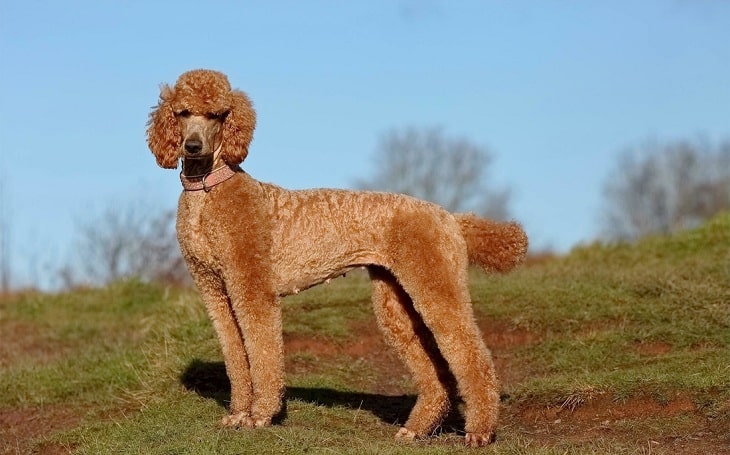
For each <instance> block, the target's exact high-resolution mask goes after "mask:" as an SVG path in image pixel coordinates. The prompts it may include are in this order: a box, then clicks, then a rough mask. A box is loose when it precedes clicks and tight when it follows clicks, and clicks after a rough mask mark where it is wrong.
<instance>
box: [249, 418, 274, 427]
mask: <svg viewBox="0 0 730 455" xmlns="http://www.w3.org/2000/svg"><path fill="white" fill-rule="evenodd" d="M252 421H253V426H254V428H263V427H269V426H271V418H270V417H269V418H257V419H252Z"/></svg>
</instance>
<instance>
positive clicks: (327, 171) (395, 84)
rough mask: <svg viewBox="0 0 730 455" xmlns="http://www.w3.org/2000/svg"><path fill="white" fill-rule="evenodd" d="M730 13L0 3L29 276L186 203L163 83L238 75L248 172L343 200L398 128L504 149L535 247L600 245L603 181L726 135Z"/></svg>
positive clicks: (549, 5)
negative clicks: (246, 115) (196, 75)
mask: <svg viewBox="0 0 730 455" xmlns="http://www.w3.org/2000/svg"><path fill="white" fill-rule="evenodd" d="M729 43H730V2H725V1H720V0H699V1H690V0H665V1H655V0H642V1H604V2H598V1H580V2H579V1H567V0H565V1H558V0H556V1H548V0H541V1H537V0H535V1H531V2H528V1H519V0H518V1H510V2H507V1H462V0H458V1H445V0H444V1H436V0H401V1H396V0H392V1H386V0H379V1H376V0H369V1H334V0H332V1H268V2H248V1H240V2H234V1H218V2H192V1H186V0H178V1H175V2H162V1H160V2H151V1H141V0H132V1H124V2H122V1H117V2H111V1H73V0H71V1H64V2H41V1H33V0H29V1H22V2H21V1H13V2H10V1H8V0H0V57H1V59H0V61H1V62H2V71H0V77H1V78H2V80H1V81H0V82H1V83H0V133H2V140H1V141H0V182H2V183H0V188H1V189H2V192H1V193H2V199H3V203H4V206H5V217H6V219H7V220H8V221H9V222H7V224H8V225H9V226H10V228H11V231H10V234H11V237H10V238H11V251H10V260H11V264H12V267H13V270H14V278H15V281H16V284H28V283H29V281H31V280H38V281H40V282H41V284H44V285H49V284H50V283H52V282H53V278H52V275H53V271H54V270H55V269H56V268H58V267H59V266H60V265H61V264H62V263H64V262H66V261H68V260H69V258H70V257H71V255H72V254H73V251H72V245H73V240H74V238H75V235H76V232H75V231H76V229H77V228H78V226H79V224H80V223H83V221H84V220H88V219H91V218H92V217H93V216H95V215H98V214H99V213H100V212H101V211H102V210H103V209H104V208H106V207H108V206H110V205H119V206H125V205H129V204H131V203H134V201H143V202H144V204H147V205H150V206H152V207H155V208H159V209H160V210H162V209H168V208H172V207H174V206H175V204H176V201H177V196H178V194H179V192H180V187H179V181H178V178H177V175H176V173H175V172H174V171H165V170H162V169H159V168H158V167H157V166H156V165H155V161H154V159H153V157H152V156H151V154H150V152H149V150H148V149H147V146H146V142H145V123H146V121H147V116H148V113H149V111H150V107H151V106H153V105H154V104H156V102H157V96H158V93H159V90H158V89H159V84H160V83H163V82H167V83H174V82H175V80H176V78H177V77H178V75H179V74H180V73H181V72H183V71H186V70H189V69H194V68H201V67H202V68H213V69H218V70H220V71H223V72H225V73H227V74H228V76H229V79H230V81H231V83H232V85H233V86H234V87H237V88H240V89H242V90H244V91H246V92H247V93H248V94H249V95H250V97H251V98H252V99H253V101H254V104H255V106H256V109H257V112H258V128H257V131H256V134H255V138H254V142H253V144H252V148H251V152H250V155H249V158H248V159H247V161H246V162H245V163H244V168H245V169H246V170H247V171H248V172H249V173H251V174H252V175H254V176H255V177H257V178H259V179H261V180H264V181H270V182H274V183H277V184H279V185H282V186H285V187H290V188H307V187H348V186H351V185H352V183H353V181H354V180H355V179H356V178H358V177H367V176H368V175H370V173H371V171H372V167H371V159H372V154H373V152H374V150H375V147H376V145H377V141H378V137H379V136H380V135H381V134H382V133H383V132H385V131H386V130H388V129H391V128H400V127H405V126H433V125H441V126H443V127H444V129H445V131H446V133H447V134H450V135H458V136H464V137H468V138H469V139H471V140H472V141H474V142H476V143H478V144H482V145H484V146H486V147H488V148H489V149H490V150H491V152H492V153H493V155H494V163H493V165H492V167H491V169H490V174H489V175H490V179H491V180H492V182H491V184H492V185H494V186H496V187H500V186H504V185H509V186H510V187H512V188H513V190H514V191H513V198H512V201H511V209H512V214H513V216H514V218H516V219H517V220H519V221H521V222H522V223H523V224H524V225H525V227H526V229H527V231H528V234H529V235H530V237H531V240H532V245H533V246H534V247H535V248H536V249H540V248H547V247H551V248H554V249H556V250H558V251H567V250H569V249H570V248H571V247H572V246H574V245H576V244H579V243H584V242H588V241H590V240H591V239H594V238H596V237H597V236H598V234H599V231H600V225H599V219H600V213H601V206H602V194H601V188H602V185H603V183H604V182H605V179H606V178H607V176H608V174H609V171H610V170H611V169H612V168H613V166H614V165H615V163H616V160H617V157H618V155H619V154H620V153H621V152H622V150H623V149H624V148H626V147H628V146H633V145H636V144H640V143H642V142H643V141H645V140H646V139H647V138H656V139H660V140H671V139H676V138H683V137H689V138H695V137H697V136H698V135H703V136H705V137H707V138H709V139H710V140H719V139H721V138H725V137H728V136H729V135H730V128H729V127H730V44H729Z"/></svg>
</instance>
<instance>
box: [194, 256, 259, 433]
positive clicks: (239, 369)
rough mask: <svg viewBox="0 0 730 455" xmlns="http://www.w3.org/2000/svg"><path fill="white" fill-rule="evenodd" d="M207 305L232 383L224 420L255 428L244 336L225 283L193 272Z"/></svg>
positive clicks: (199, 272)
mask: <svg viewBox="0 0 730 455" xmlns="http://www.w3.org/2000/svg"><path fill="white" fill-rule="evenodd" d="M192 276H193V277H194V279H195V281H196V284H197V287H198V290H199V291H200V295H201V297H202V299H203V301H204V302H205V306H206V308H207V310H208V315H209V316H210V319H211V321H212V323H213V328H214V329H215V332H216V335H217V336H218V341H219V342H220V345H221V351H222V353H223V360H224V362H225V365H226V373H227V374H228V379H229V380H230V382H231V403H230V414H229V415H227V416H226V417H224V418H223V419H222V420H221V425H223V426H225V427H252V426H253V419H251V404H252V402H253V387H252V383H251V372H250V367H249V362H248V355H247V353H246V348H245V346H244V342H243V334H242V333H241V330H240V328H239V326H238V322H237V321H236V317H235V314H234V312H233V309H232V308H231V304H230V301H229V299H228V296H227V295H226V294H225V291H224V286H223V282H222V280H220V278H219V277H218V276H216V275H215V274H213V273H209V272H205V271H203V270H198V271H195V272H194V273H192Z"/></svg>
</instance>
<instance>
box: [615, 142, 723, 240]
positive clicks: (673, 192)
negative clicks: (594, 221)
mask: <svg viewBox="0 0 730 455" xmlns="http://www.w3.org/2000/svg"><path fill="white" fill-rule="evenodd" d="M604 196H605V202H606V211H605V213H604V219H603V228H604V233H605V234H606V236H607V237H609V238H611V239H614V240H633V239H636V238H638V237H641V236H643V235H646V234H650V233H659V234H668V233H672V232H676V231H678V230H681V229H686V228H690V227H694V226H696V225H698V224H700V223H702V222H703V221H704V220H706V219H708V218H710V217H711V216H713V215H714V214H716V213H718V212H720V211H723V210H728V209H730V141H725V142H723V143H720V144H719V145H716V146H713V145H712V144H710V143H709V142H708V141H703V140H697V141H688V140H680V141H676V142H670V143H665V144H662V143H659V142H656V141H653V142H646V143H645V144H644V145H643V146H641V147H640V148H634V149H628V150H627V151H625V152H624V153H623V155H622V156H621V158H620V160H619V162H618V165H617V167H616V168H615V169H614V171H613V172H612V173H611V174H610V175H609V177H608V180H607V181H606V183H605V184H604Z"/></svg>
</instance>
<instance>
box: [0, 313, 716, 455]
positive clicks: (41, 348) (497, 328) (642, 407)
mask: <svg viewBox="0 0 730 455" xmlns="http://www.w3.org/2000/svg"><path fill="white" fill-rule="evenodd" d="M479 324H480V328H481V330H482V332H483V333H484V337H485V341H486V343H487V345H488V346H489V347H490V349H491V350H492V353H493V356H494V360H495V364H496V367H497V369H498V371H499V372H500V375H501V379H502V381H503V383H514V382H517V381H520V380H522V379H524V378H525V377H527V376H528V375H529V372H527V371H520V370H518V369H516V368H515V366H514V365H512V364H511V363H510V359H511V355H512V354H511V352H512V351H513V350H514V349H516V348H520V347H524V346H529V345H530V344H533V343H536V342H538V341H539V337H538V336H537V335H536V334H534V333H531V332H529V331H527V330H524V329H515V328H513V327H511V325H510V324H508V323H501V322H499V321H497V322H494V321H491V322H490V321H484V320H480V321H479ZM0 329H1V330H2V333H3V334H5V333H10V334H12V336H10V337H8V338H6V340H8V341H7V342H5V343H6V344H0V346H2V348H0V366H5V365H9V364H11V363H12V362H14V361H16V360H17V359H20V358H28V357H33V358H35V359H36V360H37V361H40V362H43V361H47V360H49V359H52V358H57V356H59V355H61V353H59V350H58V347H57V346H53V344H52V343H51V342H50V341H49V340H43V339H42V338H41V337H39V336H38V333H37V328H35V327H32V326H30V325H28V326H25V325H23V324H15V323H13V324H11V323H9V322H8V321H0ZM350 333H351V334H352V336H351V337H350V338H348V339H346V340H344V341H333V340H329V339H321V338H315V337H311V338H310V337H303V336H291V335H289V336H285V345H286V353H287V369H289V371H302V370H304V371H307V370H308V369H312V368H316V365H318V364H319V363H320V362H322V361H328V362H329V361H332V362H338V361H339V362H341V361H343V360H345V361H351V362H356V361H357V362H366V363H367V366H368V368H369V369H370V370H372V371H373V375H372V377H371V378H370V379H369V380H367V381H366V383H364V384H363V387H367V388H368V389H367V390H368V392H371V393H377V394H383V395H392V396H404V395H411V394H413V393H414V390H413V389H412V388H408V386H407V385H406V386H404V385H403V384H404V381H403V379H404V378H406V377H408V373H407V371H406V369H405V368H404V367H403V365H402V363H401V362H400V360H399V359H398V358H397V357H396V356H395V354H393V352H392V351H391V350H390V349H389V348H388V347H387V346H386V345H385V343H384V342H383V339H382V337H381V336H380V334H379V332H378V330H377V327H376V326H375V322H374V320H368V321H366V322H358V323H356V324H354V325H353V326H352V327H351V331H350ZM4 338H5V337H4ZM635 348H636V349H637V351H638V352H639V353H641V354H642V355H646V356H659V355H665V354H667V353H669V352H671V349H672V347H671V346H670V345H667V344H663V343H650V344H646V343H645V344H640V345H637V346H636V347H635ZM343 358H344V359H343ZM406 383H407V381H406ZM405 404H406V405H407V404H408V403H405ZM727 406H730V404H728V405H727ZM401 407H402V406H401ZM87 411H88V410H85V409H82V408H78V407H73V406H64V405H53V406H42V407H17V408H5V409H0V454H26V453H44V454H51V455H56V454H66V453H70V452H71V451H72V450H73V447H67V446H62V445H59V444H54V443H50V442H48V436H49V435H52V434H53V433H56V432H59V431H64V430H69V429H72V428H74V427H76V426H77V425H80V424H82V421H83V417H84V416H85V414H86V413H87ZM380 411H382V412H383V413H384V414H387V413H386V410H380ZM374 412H375V413H376V414H378V410H374ZM398 412H403V409H398ZM677 416H682V417H683V418H684V420H683V422H685V423H684V424H683V426H682V428H683V431H684V432H683V433H681V434H679V433H677V434H675V433H673V432H672V431H666V430H665V431H657V432H656V433H657V434H659V435H660V436H657V437H652V436H651V435H649V434H646V433H645V432H642V431H641V430H637V429H636V428H644V429H646V428H647V424H650V423H651V422H660V421H661V419H663V418H670V417H677ZM500 424H501V425H502V426H504V427H505V428H509V429H510V430H509V431H511V432H517V433H518V434H520V435H521V436H522V437H524V438H527V439H530V440H532V441H533V442H534V445H535V446H545V447H555V446H561V447H563V446H565V445H566V444H571V443H576V444H586V443H590V442H592V441H596V440H605V441H609V442H612V443H614V444H618V445H619V446H621V447H627V448H628V450H627V451H628V452H629V453H647V454H648V453H672V454H673V455H683V454H688V455H689V454H698V453H708V454H710V453H712V454H730V439H729V437H728V434H727V433H728V431H727V428H726V426H727V422H713V421H712V419H711V418H710V417H708V416H707V415H705V413H703V412H702V410H701V409H699V408H698V406H697V404H696V403H695V402H694V401H693V400H692V399H691V397H689V396H681V395H680V396H676V397H672V398H671V399H668V400H664V401H663V402H658V401H657V400H655V399H653V398H651V397H634V398H630V399H628V400H625V401H615V400H614V399H613V398H612V397H609V396H605V395H601V394H596V395H595V396H587V397H568V398H566V400H565V401H564V402H563V403H556V404H555V405H552V406H547V407H546V406H542V405H541V406H538V405H535V404H531V403H530V402H529V401H528V400H525V401H519V400H516V399H512V398H508V399H506V400H505V402H504V403H503V411H502V416H501V422H500ZM688 428H689V429H690V431H686V430H687V429H688ZM497 443H499V440H498V441H497Z"/></svg>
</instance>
